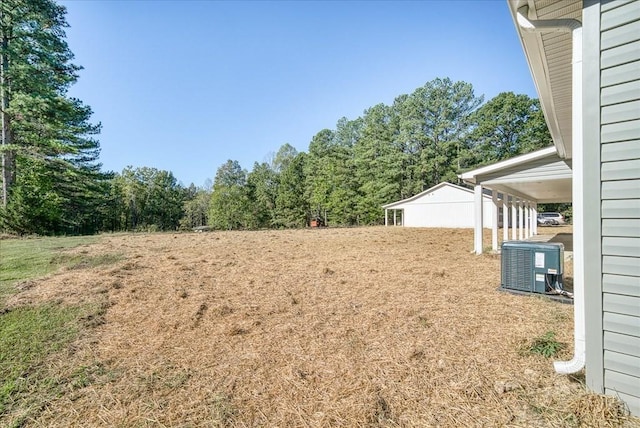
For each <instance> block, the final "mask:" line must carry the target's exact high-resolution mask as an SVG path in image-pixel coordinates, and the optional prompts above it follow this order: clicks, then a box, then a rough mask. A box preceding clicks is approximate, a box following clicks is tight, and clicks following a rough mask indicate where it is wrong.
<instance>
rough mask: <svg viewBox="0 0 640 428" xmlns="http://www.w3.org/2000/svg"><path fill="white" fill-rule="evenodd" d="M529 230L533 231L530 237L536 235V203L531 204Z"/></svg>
mask: <svg viewBox="0 0 640 428" xmlns="http://www.w3.org/2000/svg"><path fill="white" fill-rule="evenodd" d="M531 217H532V218H531V228H532V229H533V232H532V233H531V234H532V235H537V234H538V204H537V203H536V202H534V203H533V206H532V207H531Z"/></svg>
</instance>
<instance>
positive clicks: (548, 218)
mask: <svg viewBox="0 0 640 428" xmlns="http://www.w3.org/2000/svg"><path fill="white" fill-rule="evenodd" d="M538 224H539V225H542V226H557V225H559V224H564V217H563V216H562V214H560V213H540V214H538Z"/></svg>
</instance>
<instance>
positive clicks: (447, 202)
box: [394, 186, 493, 228]
mask: <svg viewBox="0 0 640 428" xmlns="http://www.w3.org/2000/svg"><path fill="white" fill-rule="evenodd" d="M492 205H493V203H492V201H491V198H486V197H485V199H484V204H483V213H484V220H483V224H484V227H487V228H490V227H491V215H492V214H491V213H492V211H491V210H492V208H491V207H492ZM394 208H401V209H403V210H404V226H407V227H451V228H473V227H474V219H473V212H474V211H473V193H472V192H467V191H465V190H461V189H458V188H455V187H450V186H443V187H440V188H438V189H435V190H434V191H433V192H429V193H426V194H424V195H422V196H421V197H419V198H417V199H414V200H412V201H408V202H406V203H404V204H402V205H398V206H396V207H394Z"/></svg>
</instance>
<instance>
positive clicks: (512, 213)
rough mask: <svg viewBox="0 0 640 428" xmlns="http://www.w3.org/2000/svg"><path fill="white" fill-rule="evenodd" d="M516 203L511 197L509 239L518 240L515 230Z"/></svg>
mask: <svg viewBox="0 0 640 428" xmlns="http://www.w3.org/2000/svg"><path fill="white" fill-rule="evenodd" d="M517 209H518V201H517V200H516V197H515V196H512V197H511V239H513V240H514V241H515V240H516V239H518V236H517V232H516V230H517V229H518V211H516V210H517Z"/></svg>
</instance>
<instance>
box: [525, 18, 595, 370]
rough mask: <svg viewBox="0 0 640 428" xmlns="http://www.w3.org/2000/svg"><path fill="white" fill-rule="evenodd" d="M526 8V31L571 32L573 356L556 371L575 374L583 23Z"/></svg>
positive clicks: (580, 312) (581, 304)
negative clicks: (535, 16)
mask: <svg viewBox="0 0 640 428" xmlns="http://www.w3.org/2000/svg"><path fill="white" fill-rule="evenodd" d="M528 13H529V8H528V7H527V6H524V7H522V8H520V9H518V14H517V21H518V25H520V27H521V28H522V29H523V30H525V31H546V32H549V31H553V32H559V31H562V32H569V31H570V32H571V33H572V39H573V51H572V61H571V70H572V72H571V73H572V76H571V80H572V91H571V92H572V111H571V113H572V114H571V116H572V122H571V133H572V141H571V144H572V150H571V151H572V154H573V156H572V166H573V178H572V186H573V189H572V198H573V206H574V210H573V248H574V251H573V270H574V273H573V310H574V355H573V358H572V359H571V360H570V361H556V362H554V363H553V366H554V368H555V370H556V372H557V373H560V374H569V373H576V372H578V371H580V370H582V368H583V367H584V365H585V354H586V343H585V336H586V334H585V299H584V197H583V177H584V159H583V149H582V144H583V142H582V24H581V23H580V21H577V20H574V19H556V20H529V18H528Z"/></svg>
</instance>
